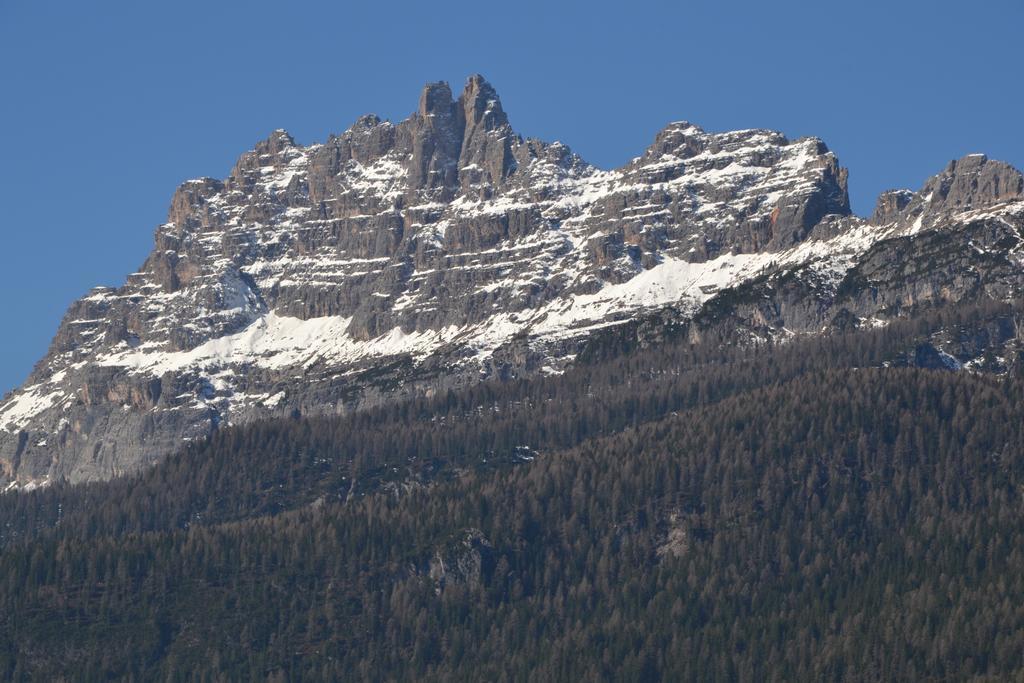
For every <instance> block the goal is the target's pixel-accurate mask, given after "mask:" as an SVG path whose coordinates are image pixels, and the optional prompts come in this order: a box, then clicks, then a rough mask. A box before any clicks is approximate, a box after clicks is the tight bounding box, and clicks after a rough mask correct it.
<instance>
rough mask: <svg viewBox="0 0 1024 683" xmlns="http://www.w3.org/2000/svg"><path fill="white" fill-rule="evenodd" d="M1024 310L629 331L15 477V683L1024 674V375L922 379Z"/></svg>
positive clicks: (6, 650)
mask: <svg viewBox="0 0 1024 683" xmlns="http://www.w3.org/2000/svg"><path fill="white" fill-rule="evenodd" d="M1019 315H1020V310H1019V308H1018V307H1017V306H1008V305H995V304H990V305H985V306H982V307H972V308H966V307H964V308H958V309H945V310H942V309H940V310H935V311H932V312H930V313H928V314H927V315H924V316H921V317H918V318H914V319H910V320H905V321H898V322H894V323H893V324H891V325H889V326H887V327H884V328H879V329H874V330H861V331H857V332H852V333H850V334H846V335H833V336H825V337H820V338H812V339H807V340H803V341H794V342H792V343H789V344H785V345H781V346H767V345H765V346H760V347H744V348H731V347H728V346H723V345H722V344H719V343H710V342H709V343H707V344H704V345H701V346H692V345H690V344H689V343H688V342H686V341H685V340H684V339H682V338H680V339H673V338H672V337H671V335H669V337H668V338H667V339H666V340H665V341H664V343H661V344H658V345H655V346H650V347H647V348H631V347H629V346H628V345H624V344H621V343H619V342H618V341H617V340H616V339H614V338H605V339H603V340H600V343H597V342H595V344H594V345H593V346H592V347H591V348H590V349H589V351H588V352H587V353H586V354H584V355H583V356H582V359H584V360H585V362H581V363H580V364H578V365H577V366H576V367H574V368H572V369H570V370H569V371H567V372H566V373H565V374H563V375H556V376H550V377H540V378H536V379H532V380H524V381H515V382H506V383H489V384H481V385H479V386H476V387H474V388H471V389H468V390H465V391H460V392H448V393H446V394H442V395H438V396H435V397H433V398H430V399H417V400H415V401H409V402H405V403H401V404H393V405H388V406H385V407H381V408H378V409H375V410H373V411H365V412H359V413H354V414H352V415H349V416H346V417H338V418H315V419H305V418H295V419H290V420H280V421H276V422H264V423H257V424H254V425H249V426H244V427H239V428H230V429H225V430H222V431H220V432H218V433H216V434H214V436H212V437H211V438H210V439H209V440H207V441H203V442H201V443H195V444H193V445H192V446H191V447H189V448H187V449H186V450H184V451H183V452H181V453H179V454H178V455H176V456H174V457H171V458H169V459H167V460H166V461H164V462H163V463H161V464H160V465H158V466H157V467H155V468H153V469H150V470H148V471H146V472H144V473H142V474H140V475H136V476H134V477H132V478H128V479H119V480H113V481H110V482H105V483H94V484H88V485H78V486H66V485H59V484H56V485H54V486H52V487H49V488H46V489H42V490H37V491H34V492H31V493H20V494H17V495H7V496H3V497H0V527H2V533H3V536H2V543H3V546H2V550H0V676H2V677H4V678H9V679H12V680H61V679H65V680H111V679H113V680H172V681H174V680H210V681H213V680H264V679H266V680H303V679H337V680H374V681H376V680H453V679H455V680H465V679H472V680H481V679H492V680H498V681H502V680H621V681H643V680H779V681H790V680H920V679H934V680H1012V679H1015V678H1019V677H1021V676H1024V657H1022V655H1021V653H1022V652H1024V601H1022V599H1021V598H1022V597H1024V553H1022V550H1021V548H1022V547H1024V543H1022V541H1024V537H1022V536H1024V524H1022V522H1021V515H1022V513H1024V499H1022V494H1024V488H1022V486H1024V375H1022V373H1021V370H1020V368H1021V366H1020V363H1019V359H1017V358H1015V357H1013V356H1012V355H1011V356H1006V355H1005V354H1004V357H1001V358H995V357H994V354H995V353H996V350H993V351H991V353H990V355H993V357H992V358H989V359H988V360H989V361H990V362H989V365H990V366H992V367H998V368H999V369H1000V372H999V373H990V374H984V373H978V372H971V371H967V370H959V371H949V370H948V369H932V368H931V367H922V366H930V365H932V363H930V362H929V359H932V358H934V357H937V356H936V355H935V354H937V353H938V352H937V351H935V349H934V348H932V350H931V352H928V351H927V349H928V348H929V344H930V343H931V342H932V341H934V340H935V338H936V335H942V334H945V335H947V336H948V335H950V334H953V335H955V334H956V331H957V330H959V329H961V328H962V329H970V330H976V329H979V327H983V326H984V325H985V324H986V323H987V322H988V321H992V320H996V319H1003V320H1006V319H1010V320H1016V319H1018V318H1019ZM922 349H924V350H925V351H922ZM936 367H938V368H948V367H949V366H948V364H947V365H943V364H941V363H939V364H938V365H937V366H936Z"/></svg>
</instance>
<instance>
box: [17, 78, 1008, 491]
mask: <svg viewBox="0 0 1024 683" xmlns="http://www.w3.org/2000/svg"><path fill="white" fill-rule="evenodd" d="M846 187H847V174H846V171H845V170H844V169H842V168H841V167H840V165H839V162H838V160H837V158H836V156H835V155H834V154H833V153H832V152H830V151H829V150H828V148H827V147H826V146H825V144H824V143H823V142H821V141H820V140H817V139H815V138H802V139H799V140H792V141H791V140H788V139H787V138H786V137H785V136H783V135H782V134H780V133H776V132H772V131H767V130H746V131H735V132H727V133H709V132H706V131H704V130H703V129H701V128H700V127H698V126H696V125H693V124H690V123H685V122H679V123H673V124H670V125H669V126H667V127H666V128H665V129H664V130H662V131H661V132H660V133H658V135H657V136H656V138H655V140H654V143H653V144H652V145H651V147H649V148H648V149H647V150H646V151H645V152H644V153H643V154H642V155H641V156H639V157H637V158H636V159H634V160H633V161H631V162H630V163H628V164H626V165H625V166H623V167H621V168H618V169H615V170H611V171H605V170H600V169H597V168H595V167H593V166H591V165H589V164H587V163H585V162H584V161H583V160H582V159H581V158H580V157H579V156H577V155H576V154H574V153H573V152H572V151H571V150H569V149H568V148H567V147H566V146H565V145H562V144H560V143H557V142H556V143H545V142H542V141H538V140H533V139H524V138H522V137H520V136H519V135H517V134H516V133H515V132H514V131H513V129H512V128H511V126H510V124H509V120H508V117H507V115H506V114H505V112H504V109H503V107H502V105H501V102H500V100H499V98H498V96H497V94H496V92H495V90H494V89H493V88H492V87H491V85H490V84H488V83H487V82H486V81H485V80H484V79H483V78H482V77H480V76H472V77H471V78H470V79H469V80H468V82H467V83H466V86H465V88H464V89H463V91H462V93H461V94H460V95H459V96H458V98H454V97H453V93H452V91H451V90H450V88H449V87H448V85H447V84H444V83H434V84H429V85H427V86H426V87H425V88H424V90H423V92H422V94H421V96H420V101H419V106H418V108H417V111H416V112H415V113H414V114H413V115H412V116H410V117H409V118H408V119H406V120H405V121H402V122H400V123H398V124H393V123H390V122H387V121H382V120H380V119H379V118H377V117H375V116H372V115H370V116H364V117H362V118H360V119H359V120H358V121H356V122H355V124H353V126H352V127H351V128H350V129H349V130H347V131H346V132H344V133H343V134H341V135H338V136H332V137H330V138H329V139H328V140H327V141H326V142H325V143H323V144H315V145H311V146H308V147H303V146H301V145H298V144H296V142H295V141H294V140H293V139H292V138H291V136H289V135H288V134H287V133H286V132H284V131H280V130H279V131H275V132H274V133H272V134H271V136H270V137H269V138H268V139H266V140H264V141H262V142H260V143H259V144H257V145H256V147H255V149H254V150H252V151H249V152H247V153H245V154H243V155H242V156H241V157H240V158H239V160H238V162H237V164H236V165H235V167H234V168H233V169H232V171H231V174H230V175H229V177H228V178H227V179H225V180H216V179H212V178H202V179H199V180H193V181H189V182H186V183H184V184H183V185H182V186H181V187H179V188H178V190H177V191H176V192H175V194H174V196H173V198H172V200H171V208H170V211H169V214H168V220H167V222H166V223H164V224H163V225H161V226H159V227H158V228H157V230H156V235H155V244H154V249H153V251H152V252H151V254H150V255H149V257H148V258H147V259H146V261H145V262H144V263H143V265H142V267H141V268H140V269H139V271H138V272H137V273H133V274H132V275H130V276H129V278H128V280H127V282H126V283H125V284H124V285H122V286H121V287H118V288H106V287H101V288H97V289H95V290H93V291H92V292H90V293H89V294H88V295H87V296H85V297H84V298H82V299H80V300H79V301H77V302H76V303H74V304H73V305H72V306H71V307H70V309H69V311H68V312H67V314H66V315H65V317H64V319H63V321H62V322H61V325H60V328H59V330H58V332H57V334H56V336H55V338H54V340H53V342H52V344H51V347H50V349H49V351H48V353H47V355H46V356H45V357H44V358H43V359H42V360H41V361H40V362H39V363H38V364H37V366H36V367H35V369H34V370H33V372H32V374H31V376H30V377H29V379H28V380H27V382H26V383H25V385H24V386H22V387H21V388H19V389H18V390H16V391H14V392H13V393H12V394H10V395H9V396H8V397H6V398H5V399H4V401H3V402H2V403H0V470H2V476H3V478H4V481H5V482H6V484H5V485H6V487H7V488H18V487H21V488H32V487H36V486H39V485H41V484H46V483H49V482H55V481H62V480H67V481H71V482H80V481H87V480H96V479H108V478H111V477H115V476H117V475H121V474H125V473H132V472H136V471H138V470H140V469H142V468H145V467H147V466H149V465H152V464H154V463H157V462H159V461H161V460H162V459H164V458H166V457H167V456H168V455H169V454H170V453H172V452H174V451H176V450H178V449H179V448H180V447H181V446H182V444H183V443H186V442H190V441H197V440H202V439H204V438H205V437H207V436H208V435H210V434H211V433H213V432H215V431H216V430H218V429H221V428H222V427H224V426H225V425H229V424H245V423H252V422H255V421H257V420H263V419H267V418H276V417H293V416H298V415H303V416H307V415H318V414H346V413H349V412H351V411H353V410H356V409H365V408H369V407H373V406H378V405H382V404H385V403H388V402H393V401H397V400H401V399H407V398H412V397H418V396H424V397H430V396H435V395H441V394H443V392H445V391H447V390H449V389H458V388H460V387H467V386H473V385H475V384H476V383H478V382H480V381H481V380H482V379H500V380H507V379H509V378H514V377H528V376H542V375H547V374H558V373H561V372H564V371H565V370H566V369H567V368H570V367H572V366H573V365H574V364H576V363H579V362H583V361H585V360H586V359H588V358H593V357H594V356H596V355H600V354H601V353H603V350H604V349H608V348H626V347H628V348H632V347H637V346H640V347H642V346H646V345H650V344H654V343H657V342H659V341H661V340H664V339H666V338H669V337H674V338H678V339H683V340H685V341H686V342H687V343H691V344H697V345H699V344H701V343H703V342H705V341H707V340H715V343H716V344H723V343H724V344H734V345H741V346H743V345H749V346H757V345H762V344H765V343H772V344H774V343H783V342H787V341H790V340H792V339H793V338H795V337H801V336H811V335H820V334H831V333H840V332H849V331H852V330H857V329H860V328H870V327H874V326H885V325H889V324H891V323H892V321H894V320H897V319H899V318H901V317H906V316H910V315H916V314H918V313H920V312H922V311H923V310H926V309H928V308H929V307H934V306H942V305H948V304H951V303H952V304H958V303H964V304H966V303H977V302H985V301H995V302H1000V301H1009V300H1012V299H1014V298H1015V297H1017V296H1018V295H1019V294H1020V290H1021V286H1022V285H1024V268H1022V265H1024V263H1022V258H1024V254H1022V251H1021V235H1022V232H1021V231H1022V230H1024V178H1022V176H1021V173H1020V172H1019V171H1017V170H1015V169H1013V168H1012V167H1010V166H1008V165H1006V164H1003V163H1001V162H998V161H991V160H989V159H987V158H986V157H985V156H982V155H971V156H967V157H964V158H963V159H960V160H957V161H953V162H951V163H950V164H949V165H948V166H947V167H946V168H945V169H944V170H943V171H942V172H941V173H939V174H938V175H936V176H934V177H933V178H931V179H929V180H928V181H927V182H926V183H925V184H924V186H923V187H922V188H921V189H920V190H919V191H917V192H911V191H908V190H897V191H892V192H888V193H885V194H883V195H882V196H881V197H880V198H879V200H878V205H877V208H876V209H875V211H874V213H873V214H872V216H871V217H870V218H861V217H857V216H854V215H852V213H851V211H850V207H849V200H848V197H847V189H846ZM1017 320H1018V318H1017V317H1015V316H1008V317H1002V318H999V319H996V320H987V321H986V322H985V323H984V325H979V326H977V327H973V328H970V329H961V330H945V331H944V333H943V334H944V335H945V336H944V337H943V338H942V343H937V344H930V345H929V344H925V345H922V346H921V348H919V349H916V350H915V352H914V362H915V363H916V364H918V365H922V366H935V365H937V366H943V367H950V368H953V367H955V368H962V367H966V368H968V369H977V370H993V371H996V372H1005V371H1007V370H1008V369H1010V368H1011V367H1013V366H1014V365H1015V364H1016V363H1018V362H1019V361H1018V358H1017V353H1016V352H1017V349H1018V339H1019V333H1018V328H1017V322H1016V321H1017Z"/></svg>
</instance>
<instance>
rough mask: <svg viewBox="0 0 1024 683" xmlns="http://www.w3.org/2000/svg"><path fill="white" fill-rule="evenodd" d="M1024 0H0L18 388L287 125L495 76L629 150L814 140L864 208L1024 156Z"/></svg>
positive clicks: (332, 118)
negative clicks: (164, 230)
mask: <svg viewBox="0 0 1024 683" xmlns="http://www.w3.org/2000/svg"><path fill="white" fill-rule="evenodd" d="M1022 28H1024V3H1022V2H1021V0H976V1H975V2H963V1H960V2H946V1H944V0H932V1H928V2H923V1H916V0H914V1H911V0H888V1H886V2H875V1H873V0H868V1H860V2H829V1H824V2H823V1H821V0H819V1H818V2H793V1H774V2H763V1H750V2H728V1H725V0H718V1H714V2H713V1H707V2H683V1H681V0H679V1H676V2H665V3H656V2H647V1H645V0H631V1H630V2H609V3H607V4H604V3H602V2H587V3H584V2H579V3H577V2H556V1H555V0H549V2H538V3H534V2H524V1H520V0H509V1H508V2H505V3H502V2H500V1H492V2H447V3H446V2H410V3H401V2H368V1H365V0H364V1H362V2H358V3H348V2H331V3H328V2H323V3H315V2H299V1H295V2H290V3H284V2H276V3H266V2H261V1H258V0H250V1H248V2H229V1H226V0H220V1H211V0H206V1H204V2H193V1H191V0H176V1H174V2H162V3H157V2H138V1H135V2H103V1H102V0H96V1H90V2H49V1H47V0H0V87H2V89H3V92H2V97H0V124H2V130H3V131H4V136H5V141H4V144H3V154H2V157H0V159H2V163H0V206H2V209H3V210H2V213H0V234H2V242H0V297H2V299H0V301H2V302H3V315H2V318H0V320H2V321H3V322H2V334H0V392H3V391H5V390H7V389H9V388H11V387H13V386H15V385H16V384H18V383H20V382H21V381H22V380H23V379H24V377H25V375H26V374H27V373H28V371H29V370H30V368H31V366H32V364H33V363H34V362H35V361H36V360H38V359H39V358H40V357H42V355H43V353H44V352H45V350H46V347H47V345H48V343H49V340H50V338H51V336H52V335H53V333H54V331H55V330H56V327H57V324H58V322H59V320H60V317H61V315H62V314H63V312H64V310H65V308H66V307H67V305H68V304H69V303H70V302H71V301H72V300H74V299H75V298H77V297H79V296H81V295H82V294H84V293H85V292H86V291H87V290H88V289H89V288H90V287H92V286H94V285H98V284H109V285H116V284H120V283H121V282H122V281H123V279H124V276H125V275H126V274H127V273H129V272H132V271H134V270H135V269H136V268H137V267H138V266H139V265H140V264H141V263H142V261H143V260H144V258H145V256H146V253H147V252H148V251H149V249H150V247H151V240H152V234H153V230H154V228H155V227H156V225H157V224H159V223H160V222H162V221H163V220H164V218H165V216H166V211H167V206H168V203H169V201H170V197H171V193H172V192H173V191H174V188H175V187H176V186H177V185H178V183H180V182H181V181H183V180H185V179H188V178H193V177H198V176H203V175H210V176H217V177H223V176H224V175H226V173H227V172H228V170H229V169H230V168H231V166H232V164H233V163H234V161H235V159H236V158H237V157H238V155H239V154H240V153H241V152H243V151H244V150H246V149H249V148H251V147H252V145H253V144H254V143H255V142H256V141H258V140H260V139H262V138H263V137H265V136H266V135H267V134H268V133H269V132H270V131H272V130H273V129H275V128H279V127H283V128H286V129H288V130H289V131H290V132H291V133H292V134H293V135H294V136H295V137H296V138H297V139H298V141H299V142H302V143H310V142H315V141H321V140H323V139H325V138H326V136H327V135H328V134H329V133H331V132H341V131H343V130H345V129H346V128H347V127H348V126H349V125H350V124H351V123H352V122H353V121H354V120H355V119H356V118H357V117H358V116H359V115H360V114H363V113H367V112H375V113H377V114H379V115H381V116H384V117H387V118H391V119H392V120H399V119H402V118H404V117H405V116H407V115H408V114H409V113H410V112H412V111H413V109H414V108H415V106H416V102H417V98H418V95H419V90H420V87H421V86H422V84H423V83H425V82H427V81H434V80H447V81H449V82H451V83H452V85H453V87H455V88H459V87H461V85H462V83H463V81H464V79H465V78H466V76H468V75H469V74H470V73H473V72H480V73H483V74H484V75H485V76H486V77H487V78H488V79H489V80H490V81H491V82H492V83H493V84H494V86H495V87H496V88H497V90H498V92H499V94H500V95H501V97H502V101H503V103H504V105H505V109H506V111H508V113H509V116H510V119H511V121H512V124H513V126H514V127H515V128H516V129H517V130H518V131H519V132H520V133H522V134H524V135H530V136H537V137H541V138H545V139H549V140H555V139H557V140H561V141H563V142H565V143H567V144H569V145H570V146H571V147H573V148H574V149H575V150H576V151H577V152H579V153H580V154H581V155H582V156H583V157H584V158H585V159H587V160H588V161H590V162H591V163H595V164H597V165H599V166H603V167H613V166H616V165H619V164H621V163H623V162H625V161H627V160H628V159H629V158H631V157H633V156H635V155H637V154H639V153H640V152H641V151H642V150H643V149H644V148H645V147H646V146H647V145H648V144H649V143H650V141H651V140H652V138H653V137H654V134H655V133H656V132H657V131H658V130H659V129H660V128H661V127H662V126H664V125H665V124H666V123H668V122H669V121H673V120H679V119H686V120H689V121H693V122H695V123H699V124H700V125H702V126H704V127H705V128H707V129H709V130H726V129H733V128H750V127H767V128H774V129H778V130H781V131H784V132H785V133H786V134H788V135H790V136H791V137H798V136H801V135H816V136H818V137H821V138H823V139H824V140H825V141H826V142H827V143H828V145H829V146H830V147H831V148H832V149H833V150H835V151H836V152H837V153H838V155H839V158H840V160H841V162H842V163H843V164H844V165H846V166H848V167H849V168H850V191H851V195H852V199H853V205H854V209H855V210H856V211H857V212H859V213H867V212H869V211H870V210H871V207H872V206H873V203H874V198H875V196H876V195H877V194H878V192H879V191H881V190H883V189H886V188H890V187H903V186H909V187H912V188H916V187H918V186H920V184H921V183H922V181H923V180H924V179H925V178H926V177H927V176H929V175H931V174H933V173H935V172H937V171H939V170H940V169H941V168H942V167H943V166H944V165H945V164H946V163H947V161H948V160H949V159H951V158H955V157H959V156H961V155H963V154H965V153H968V152H974V151H983V152H986V153H988V154H989V155H990V156H991V157H994V158H1000V159H1004V160H1006V161H1009V162H1010V163H1012V164H1014V165H1016V166H1018V167H1021V166H1024V136H1022V134H1021V130H1020V126H1021V120H1022V115H1021V105H1022V102H1024V88H1022V86H1024V79H1022V77H1021V66H1022V61H1024V60H1022V52H1021V36H1020V32H1021V29H1022Z"/></svg>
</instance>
